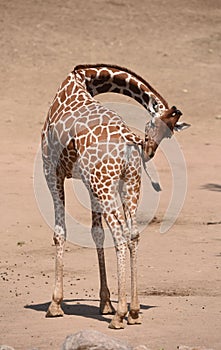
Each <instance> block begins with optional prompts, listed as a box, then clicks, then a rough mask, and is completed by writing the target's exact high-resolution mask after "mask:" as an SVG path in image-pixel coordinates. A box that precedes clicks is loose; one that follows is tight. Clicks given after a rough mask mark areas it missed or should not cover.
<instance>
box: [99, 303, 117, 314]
mask: <svg viewBox="0 0 221 350" xmlns="http://www.w3.org/2000/svg"><path fill="white" fill-rule="evenodd" d="M100 313H101V315H113V314H115V309H114V307H113V306H112V304H111V302H110V301H106V302H104V303H103V302H101V303H100Z"/></svg>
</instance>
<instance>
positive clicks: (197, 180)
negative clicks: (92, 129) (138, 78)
mask: <svg viewBox="0 0 221 350" xmlns="http://www.w3.org/2000/svg"><path fill="white" fill-rule="evenodd" d="M0 13H1V18H0V28H1V36H0V45H1V46H0V47H1V54H0V71H1V80H0V95H1V99H0V110H1V128H0V140H1V147H0V162H1V173H0V176H1V178H0V186H1V191H0V193H1V201H0V212H1V227H0V230H1V253H0V268H1V270H0V280H1V284H0V295H1V298H0V303H1V307H0V344H8V345H11V346H13V347H14V348H15V349H16V350H28V349H32V348H34V347H36V348H38V349H39V350H46V349H47V350H48V349H60V347H61V344H62V342H63V340H64V339H65V337H66V335H68V334H71V333H75V332H77V331H79V330H81V329H85V328H87V329H94V330H98V331H101V332H104V333H106V334H108V335H111V336H114V337H117V338H119V339H122V340H126V341H128V343H130V344H131V345H133V346H135V345H136V344H145V345H146V346H147V347H148V348H152V349H154V350H155V349H156V350H159V349H162V348H163V349H164V350H172V349H176V347H177V345H180V344H186V345H189V346H193V345H201V346H206V347H210V348H213V349H214V350H220V349H221V275H220V273H221V264H220V263H221V236H220V233H221V225H220V223H221V157H220V150H221V137H220V135H221V107H220V96H221V84H220V78H221V63H220V62H221V3H220V1H218V0H210V1H208V0H203V1H200V0H189V1H187V0H184V1H178V0H177V1H175V0H166V1H164V0H161V1H159V0H156V1H149V0H146V1H141V0H137V1H132V0H129V1H126V0H122V1H121V0H107V1H102V0H94V1H85V0H82V1H76V0H73V1H71V0H63V1H61V0H45V1H41V0H35V1H34V0H29V1H28V0H27V1H24V0H19V1H13V0H7V1H6V0H1V1H0ZM100 62H103V63H112V64H118V65H122V66H125V67H128V68H130V69H132V70H134V71H136V72H137V73H138V74H140V75H142V76H143V77H144V78H145V79H146V80H148V81H150V82H151V83H152V84H153V85H154V86H155V87H156V88H157V89H158V90H159V91H160V93H161V94H162V95H163V96H164V97H165V98H166V99H168V102H169V104H170V105H174V104H175V105H176V106H177V107H179V108H180V109H181V110H182V111H183V114H184V116H183V119H185V121H186V122H189V123H191V124H192V127H191V128H190V129H188V130H186V131H185V132H183V133H182V134H179V135H177V140H178V142H179V144H180V146H181V149H182V150H183V153H184V156H185V160H186V167H187V172H188V189H187V194H186V198H185V203H184V206H183V209H182V211H181V213H180V215H179V218H178V220H177V221H176V223H175V224H174V225H173V227H172V228H171V229H170V230H169V232H167V233H166V234H164V235H162V234H160V232H159V228H160V223H159V221H160V219H161V218H162V217H163V215H164V212H165V210H166V208H167V206H168V201H169V198H170V194H171V178H172V176H171V171H170V168H169V165H168V163H167V161H166V159H165V157H164V156H163V154H162V152H161V151H160V150H159V152H158V153H157V155H156V157H155V159H154V163H155V165H156V167H157V169H158V172H159V176H160V182H161V185H162V187H163V191H162V193H161V197H160V203H159V207H158V209H157V212H156V213H155V215H156V217H157V220H156V222H155V223H154V224H152V225H149V226H148V227H147V228H146V229H145V230H144V232H143V233H142V237H141V244H140V249H139V294H140V301H141V312H142V317H143V324H142V325H141V326H137V327H132V326H127V327H126V328H125V330H121V331H119V332H114V331H113V330H110V329H108V322H109V321H110V317H109V316H108V317H106V316H100V315H99V312H98V304H99V303H98V295H99V284H98V268H97V261H96V253H95V250H94V249H89V248H83V247H81V246H78V245H75V244H73V243H70V242H68V243H67V245H66V253H65V280H64V283H65V300H64V311H65V316H64V317H63V318H57V319H46V318H45V311H46V309H47V306H48V303H49V301H50V298H51V293H52V287H53V282H54V272H53V270H54V247H53V246H52V231H51V229H50V227H48V225H47V224H46V222H45V221H44V219H43V217H42V216H41V213H40V211H39V209H38V206H37V204H36V201H35V195H34V191H33V168H34V161H35V155H36V153H37V150H38V147H39V142H40V132H41V127H42V125H43V122H44V119H45V116H46V113H47V110H48V108H49V104H50V102H51V100H52V98H53V96H54V94H55V92H56V90H57V87H58V86H59V84H60V83H61V82H62V80H63V79H64V78H65V77H66V75H67V74H68V73H69V71H70V70H72V68H73V67H74V66H75V65H76V64H80V63H100ZM116 98H117V96H115V95H114V96H113V95H111V96H110V95H106V96H102V97H101V98H100V99H101V100H105V99H106V100H109V101H115V100H116ZM122 101H124V102H125V101H126V102H127V103H129V100H128V99H127V98H123V97H122ZM144 123H145V121H144ZM69 197H71V195H70V196H69ZM69 201H70V203H71V198H69ZM70 205H71V204H70ZM75 209H76V211H77V210H79V211H78V215H79V216H81V208H80V206H79V208H78V207H76V208H75ZM82 215H85V216H86V215H87V216H88V215H89V214H88V213H86V214H85V213H83V214H82ZM85 220H86V219H85ZM208 223H210V224H208ZM88 230H89V229H88ZM106 257H107V268H108V276H109V285H110V288H111V293H112V295H111V296H112V300H113V301H114V304H115V301H116V298H117V284H116V281H117V279H116V261H115V252H114V249H113V248H109V249H107V250H106ZM128 292H129V278H128ZM115 305H116V304H115Z"/></svg>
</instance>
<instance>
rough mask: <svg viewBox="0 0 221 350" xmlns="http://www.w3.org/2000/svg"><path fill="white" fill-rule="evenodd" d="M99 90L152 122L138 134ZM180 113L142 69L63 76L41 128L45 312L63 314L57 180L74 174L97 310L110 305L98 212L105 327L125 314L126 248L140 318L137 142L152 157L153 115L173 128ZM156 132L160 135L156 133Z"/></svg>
mask: <svg viewBox="0 0 221 350" xmlns="http://www.w3.org/2000/svg"><path fill="white" fill-rule="evenodd" d="M104 92H115V93H121V94H125V95H128V96H130V97H132V98H134V99H135V100H137V101H138V102H139V103H141V104H142V105H143V106H144V108H146V109H147V110H148V111H149V113H150V114H151V116H152V122H151V123H148V124H147V126H146V133H145V140H142V139H141V138H140V137H138V136H137V135H135V134H134V133H132V132H131V130H130V129H129V128H128V127H127V125H126V123H125V122H124V121H123V120H122V118H121V117H120V116H119V115H117V114H116V113H115V112H114V111H111V110H109V109H108V108H106V107H105V106H103V105H102V104H101V103H99V102H98V101H96V100H95V99H94V96H95V95H97V94H99V93H104ZM180 115H181V112H180V111H178V110H177V109H176V107H172V108H171V109H169V107H168V104H167V102H166V101H165V100H164V99H163V98H162V97H161V96H160V94H159V93H157V92H156V90H154V89H153V88H152V87H151V86H150V85H149V84H148V83H147V82H145V81H144V80H143V79H142V78H141V77H139V76H138V75H136V74H135V73H133V72H131V71H129V70H127V69H125V68H121V67H118V66H112V65H110V66H104V65H93V66H77V67H76V68H75V69H74V71H73V72H72V73H70V75H69V76H68V77H67V79H66V80H65V81H64V82H63V83H62V85H61V87H60V89H59V90H58V92H57V94H56V96H55V99H54V101H53V103H52V105H51V107H50V110H49V112H48V116H47V119H46V122H45V125H44V128H43V131H42V156H43V166H44V174H45V178H46V181H47V184H48V187H49V189H50V191H51V194H52V198H53V201H54V210H55V230H54V231H55V232H54V241H55V245H56V269H55V270H56V271H55V289H54V293H53V299H52V303H51V305H50V307H49V309H48V312H47V316H61V315H62V314H63V311H62V309H61V302H62V299H63V249H64V242H65V238H66V227H65V195H64V180H65V178H69V177H73V178H81V179H82V181H83V182H84V184H85V186H86V188H87V189H88V191H89V194H90V199H91V211H92V228H91V233H92V237H93V239H94V242H95V244H96V247H97V254H98V261H99V270H100V310H101V312H102V313H113V312H114V309H113V307H112V305H111V302H110V292H109V289H108V286H107V277H106V269H105V260H104V250H103V243H104V230H103V226H102V216H103V217H104V219H105V221H106V223H107V225H108V227H109V228H110V230H111V233H112V236H113V240H114V244H115V248H116V254H117V271H118V307H117V311H116V313H115V315H114V317H113V320H112V321H111V323H110V326H109V327H110V328H123V327H124V326H123V319H124V317H125V315H126V314H127V302H126V287H125V281H126V272H125V264H126V261H125V259H126V250H127V248H129V251H130V257H131V259H130V261H131V305H130V312H129V316H128V323H129V324H137V323H140V318H139V302H138V295H137V282H136V281H137V271H136V259H137V245H138V241H139V232H138V229H137V223H136V211H137V205H138V201H139V194H140V182H141V165H142V164H141V163H142V162H141V156H140V154H141V148H142V152H143V155H144V158H143V159H145V160H148V159H149V158H150V157H152V156H153V155H154V153H155V151H156V148H157V146H158V143H159V142H160V141H161V139H163V138H164V137H165V135H166V134H165V131H162V129H163V127H162V125H161V126H157V124H158V122H157V120H159V119H160V120H163V121H164V122H165V124H166V125H168V126H169V130H170V132H171V133H172V132H173V129H174V128H175V125H178V124H177V121H178V119H179V117H180ZM171 118H172V119H171ZM172 121H173V122H172ZM163 124H164V123H163ZM154 125H155V126H154ZM177 127H178V126H177ZM159 131H161V134H162V135H161V134H160V133H159ZM166 132H167V136H166V137H169V136H168V130H166ZM151 133H152V134H153V137H151ZM159 134H160V138H158V139H157V141H156V135H159ZM170 136H171V135H170ZM117 193H119V194H120V198H121V201H122V206H123V214H122V213H121V211H120V210H119V208H118V204H117V200H116V197H117Z"/></svg>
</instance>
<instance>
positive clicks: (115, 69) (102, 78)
mask: <svg viewBox="0 0 221 350" xmlns="http://www.w3.org/2000/svg"><path fill="white" fill-rule="evenodd" d="M73 73H74V74H76V75H78V74H79V75H80V79H81V80H82V79H83V80H84V83H85V85H86V88H87V91H88V92H89V93H90V95H91V96H92V97H93V96H95V95H98V94H101V93H105V92H115V93H119V94H123V95H127V96H130V97H132V98H133V99H134V100H136V101H137V102H138V103H140V104H141V105H142V106H143V107H144V108H145V109H147V110H148V111H149V112H150V114H151V115H152V116H153V117H155V116H160V115H162V113H163V112H164V111H165V110H166V109H168V108H169V107H168V103H167V102H166V101H165V100H164V98H163V97H162V96H161V95H160V94H159V93H158V92H157V91H156V90H155V89H154V88H153V87H152V86H151V85H150V84H149V83H147V82H146V81H145V80H144V79H143V78H141V77H140V76H138V75H137V74H135V73H134V72H132V71H130V70H128V69H126V68H122V67H119V66H113V65H103V64H99V65H79V66H76V67H75V69H74V71H73Z"/></svg>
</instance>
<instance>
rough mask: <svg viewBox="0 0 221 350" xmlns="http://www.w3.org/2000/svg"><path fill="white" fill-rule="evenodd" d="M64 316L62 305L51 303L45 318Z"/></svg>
mask: <svg viewBox="0 0 221 350" xmlns="http://www.w3.org/2000/svg"><path fill="white" fill-rule="evenodd" d="M62 316H64V311H63V310H62V308H61V307H60V305H57V304H54V303H51V305H50V306H49V308H48V311H47V313H46V315H45V317H62Z"/></svg>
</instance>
